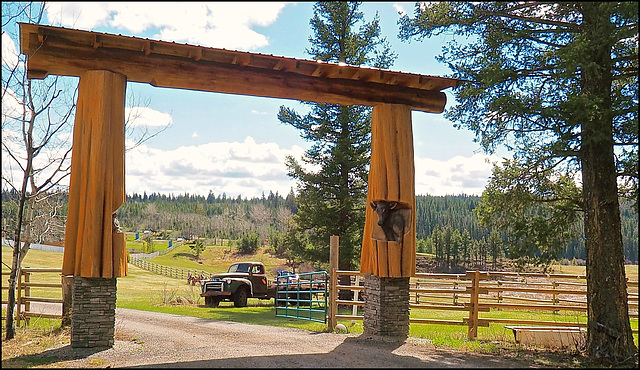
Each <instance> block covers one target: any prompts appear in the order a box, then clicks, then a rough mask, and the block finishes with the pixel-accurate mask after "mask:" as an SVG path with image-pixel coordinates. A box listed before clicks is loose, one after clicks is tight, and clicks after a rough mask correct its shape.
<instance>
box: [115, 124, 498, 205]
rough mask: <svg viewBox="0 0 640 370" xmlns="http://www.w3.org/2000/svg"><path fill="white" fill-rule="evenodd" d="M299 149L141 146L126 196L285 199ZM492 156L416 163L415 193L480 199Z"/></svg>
mask: <svg viewBox="0 0 640 370" xmlns="http://www.w3.org/2000/svg"><path fill="white" fill-rule="evenodd" d="M303 152H304V150H303V149H302V148H301V147H298V146H293V147H292V148H290V149H287V148H281V147H280V146H279V145H278V144H276V143H256V141H255V140H254V139H253V138H252V137H250V136H249V137H246V138H245V140H244V141H243V142H218V143H207V144H201V145H195V146H182V147H179V148H177V149H175V150H161V149H155V148H150V147H148V146H146V145H141V146H140V147H138V148H136V149H134V150H132V151H130V152H127V159H126V166H127V168H126V171H127V177H126V189H127V193H133V192H136V193H138V194H142V193H143V192H145V191H146V192H147V194H149V193H153V192H157V193H166V194H168V193H173V194H184V193H189V194H201V195H207V194H208V193H209V191H210V190H211V191H213V192H214V193H215V194H221V193H223V192H224V193H226V194H227V195H228V196H233V197H235V196H237V195H239V194H240V195H242V196H243V197H247V198H251V197H259V196H260V195H261V194H262V193H263V192H268V191H270V190H271V191H273V192H276V191H277V192H279V193H280V194H287V193H288V192H289V190H290V189H291V188H294V189H295V188H296V182H295V181H294V180H292V179H291V178H290V177H289V176H287V169H286V166H285V164H284V163H285V157H286V156H287V155H292V156H294V157H295V158H298V159H299V158H301V157H302V154H303ZM487 160H489V161H491V162H495V161H499V160H500V158H499V157H497V156H486V155H482V154H475V155H473V156H471V157H462V156H457V157H453V158H451V159H449V160H446V161H439V160H433V159H428V158H416V160H415V167H416V194H419V195H424V194H430V195H447V194H462V193H464V194H467V195H480V194H482V191H483V190H484V187H485V186H486V184H487V182H488V178H489V176H490V175H491V169H492V164H491V163H489V162H487Z"/></svg>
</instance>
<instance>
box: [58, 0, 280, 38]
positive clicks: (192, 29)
mask: <svg viewBox="0 0 640 370" xmlns="http://www.w3.org/2000/svg"><path fill="white" fill-rule="evenodd" d="M150 4H151V5H150ZM285 5H286V3H282V2H255V3H252V2H158V3H155V2H154V3H149V2H113V3H84V2H82V3H65V2H53V3H50V4H49V6H48V8H47V9H48V21H49V23H51V24H54V25H58V24H59V25H62V26H64V27H74V28H82V29H89V30H93V29H95V28H97V27H113V28H116V29H118V30H122V31H127V32H131V33H132V34H134V35H139V34H140V33H142V32H146V31H149V32H155V34H154V35H153V36H152V38H154V39H160V40H164V41H175V42H182V43H189V44H198V45H202V46H209V47H218V48H227V49H243V50H253V49H256V48H259V47H262V46H265V45H268V44H269V40H268V38H267V37H266V36H265V35H263V34H260V33H258V32H256V31H254V30H253V29H252V27H254V26H268V25H270V24H272V23H273V22H275V21H276V19H277V18H278V15H279V14H280V11H281V10H282V8H284V7H285Z"/></svg>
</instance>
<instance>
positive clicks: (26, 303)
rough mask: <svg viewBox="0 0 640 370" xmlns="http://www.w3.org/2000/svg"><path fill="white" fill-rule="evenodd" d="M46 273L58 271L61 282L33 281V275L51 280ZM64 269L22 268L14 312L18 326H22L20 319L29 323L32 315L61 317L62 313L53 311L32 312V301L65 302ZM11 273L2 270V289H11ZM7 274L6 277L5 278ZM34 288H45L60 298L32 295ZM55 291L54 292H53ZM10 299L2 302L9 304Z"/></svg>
mask: <svg viewBox="0 0 640 370" xmlns="http://www.w3.org/2000/svg"><path fill="white" fill-rule="evenodd" d="M46 273H56V274H57V275H59V276H60V279H61V280H60V283H49V282H38V281H32V277H34V278H35V277H36V276H37V277H38V278H42V279H43V280H46V281H51V279H50V278H48V277H47V275H45V274H46ZM61 274H62V269H61V268H34V267H25V268H22V269H21V272H20V276H19V277H18V281H17V282H16V306H15V307H16V309H15V312H14V315H15V320H16V326H20V321H24V322H25V323H26V324H29V321H30V319H31V318H32V317H44V318H51V319H61V318H62V315H61V314H51V313H40V312H32V311H31V302H46V303H59V304H62V303H63V299H62V275H61ZM9 275H10V272H9V271H2V290H7V291H8V290H9V286H8V280H9V279H8V277H9ZM5 276H6V278H5ZM32 288H39V289H38V292H39V293H42V292H43V290H42V289H43V288H44V289H46V290H47V291H49V293H48V294H45V295H52V296H56V297H59V298H49V297H36V296H32V295H31V294H32V291H31V289H32ZM50 291H53V292H54V293H51V292H50ZM7 303H8V301H7V300H5V299H3V300H2V304H7ZM5 320H6V317H4V316H3V317H2V323H3V324H4V323H5Z"/></svg>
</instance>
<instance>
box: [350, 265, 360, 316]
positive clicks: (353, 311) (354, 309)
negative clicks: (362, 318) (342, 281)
mask: <svg viewBox="0 0 640 370" xmlns="http://www.w3.org/2000/svg"><path fill="white" fill-rule="evenodd" d="M354 284H355V286H360V275H356V281H355V283H354ZM359 293H360V291H359V290H356V291H354V292H353V300H354V301H356V302H358V298H359V295H360V294H359ZM351 314H352V315H353V316H356V315H357V314H358V305H355V304H354V305H353V306H352V308H351ZM351 323H354V320H351Z"/></svg>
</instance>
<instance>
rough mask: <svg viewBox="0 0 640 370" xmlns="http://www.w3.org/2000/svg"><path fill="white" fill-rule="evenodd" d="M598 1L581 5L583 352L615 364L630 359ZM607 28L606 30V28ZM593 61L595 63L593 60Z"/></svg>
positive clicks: (605, 47)
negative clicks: (584, 57)
mask: <svg viewBox="0 0 640 370" xmlns="http://www.w3.org/2000/svg"><path fill="white" fill-rule="evenodd" d="M599 6H600V3H584V4H583V9H584V11H583V14H584V23H583V26H584V28H585V33H586V40H588V41H585V43H586V44H587V48H588V50H586V51H585V54H586V55H588V58H589V61H591V62H590V63H589V62H585V63H584V68H583V71H582V73H583V96H584V98H586V99H585V101H588V102H589V106H588V107H585V110H584V112H582V115H581V116H580V119H582V122H581V123H582V148H581V161H582V180H583V197H584V209H585V216H584V217H585V236H586V250H587V315H588V331H587V350H588V352H589V354H590V355H591V356H594V357H597V358H604V359H608V360H611V361H615V362H619V361H626V360H629V359H633V358H634V356H637V350H636V347H635V345H634V343H633V336H632V332H631V326H630V323H629V313H628V305H627V286H626V277H625V270H624V255H623V248H622V232H621V224H620V208H619V204H618V188H617V182H616V178H617V174H616V167H615V163H614V153H613V142H614V141H613V123H612V122H613V120H612V117H613V113H612V110H611V109H612V103H611V81H612V76H611V54H610V53H611V45H610V42H608V40H609V39H608V35H610V34H612V32H613V27H612V25H611V23H610V20H609V16H608V14H609V13H608V12H602V11H600V10H599V9H598V8H599ZM607 30H609V31H611V32H607ZM594 62H595V63H594Z"/></svg>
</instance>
